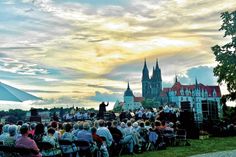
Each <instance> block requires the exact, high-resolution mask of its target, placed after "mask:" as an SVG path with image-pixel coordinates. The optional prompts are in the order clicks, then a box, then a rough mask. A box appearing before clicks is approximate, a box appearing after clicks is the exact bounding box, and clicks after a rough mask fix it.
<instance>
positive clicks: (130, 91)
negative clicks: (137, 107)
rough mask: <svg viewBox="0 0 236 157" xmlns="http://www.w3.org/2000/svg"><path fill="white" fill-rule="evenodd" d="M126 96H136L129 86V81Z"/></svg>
mask: <svg viewBox="0 0 236 157" xmlns="http://www.w3.org/2000/svg"><path fill="white" fill-rule="evenodd" d="M124 96H134V94H133V91H132V90H131V89H130V87H129V82H128V86H127V89H126V91H125V93H124Z"/></svg>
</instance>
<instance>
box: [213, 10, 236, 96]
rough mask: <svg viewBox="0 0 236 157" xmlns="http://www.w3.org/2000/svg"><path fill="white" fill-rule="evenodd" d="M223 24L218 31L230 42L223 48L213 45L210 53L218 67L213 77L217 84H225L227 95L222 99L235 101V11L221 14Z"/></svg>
mask: <svg viewBox="0 0 236 157" xmlns="http://www.w3.org/2000/svg"><path fill="white" fill-rule="evenodd" d="M221 18H222V20H223V24H222V26H221V28H220V31H225V34H224V37H228V38H230V41H229V42H228V43H226V44H225V45H223V46H219V45H215V46H214V47H212V51H213V52H214V54H215V56H216V61H217V62H218V65H217V66H216V67H215V68H214V75H215V76H218V83H220V84H222V83H226V85H227V89H228V91H229V94H227V95H224V96H223V99H228V100H236V11H233V12H231V13H229V12H224V13H222V14H221Z"/></svg>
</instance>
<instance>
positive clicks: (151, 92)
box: [142, 59, 162, 98]
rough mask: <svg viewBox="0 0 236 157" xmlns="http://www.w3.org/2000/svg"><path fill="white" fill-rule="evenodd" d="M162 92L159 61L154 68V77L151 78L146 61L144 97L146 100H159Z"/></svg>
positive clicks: (143, 77) (143, 80)
mask: <svg viewBox="0 0 236 157" xmlns="http://www.w3.org/2000/svg"><path fill="white" fill-rule="evenodd" d="M161 90H162V78H161V69H160V68H159V64H158V59H157V60H156V66H153V72H152V76H151V77H149V71H148V67H147V62H146V59H145V60H144V67H143V73H142V95H143V97H145V98H158V97H159V95H160V92H161Z"/></svg>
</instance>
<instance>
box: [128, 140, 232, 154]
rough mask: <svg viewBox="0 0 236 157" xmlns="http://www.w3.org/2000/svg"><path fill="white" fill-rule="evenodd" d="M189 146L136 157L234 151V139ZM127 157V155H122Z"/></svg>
mask: <svg viewBox="0 0 236 157" xmlns="http://www.w3.org/2000/svg"><path fill="white" fill-rule="evenodd" d="M189 141H190V143H191V146H178V147H168V148H167V149H166V150H158V151H152V152H144V153H142V154H137V155H135V156H136V157H186V156H190V155H196V154H203V153H208V152H217V151H224V150H233V149H236V137H224V138H209V139H205V140H189ZM124 157H128V155H124Z"/></svg>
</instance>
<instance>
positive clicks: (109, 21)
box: [0, 0, 236, 108]
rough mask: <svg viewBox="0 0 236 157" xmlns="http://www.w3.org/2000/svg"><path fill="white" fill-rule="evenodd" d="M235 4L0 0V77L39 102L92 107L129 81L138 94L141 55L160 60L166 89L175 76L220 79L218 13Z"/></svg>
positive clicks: (209, 0) (117, 95)
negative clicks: (217, 74) (215, 69)
mask: <svg viewBox="0 0 236 157" xmlns="http://www.w3.org/2000/svg"><path fill="white" fill-rule="evenodd" d="M235 9H236V1H235V0H224V1H222V0H196V1H189V0H146V1H144V0H1V1H0V37H1V40H0V81H1V82H3V83H6V84H8V85H11V86H14V87H16V88H19V89H22V90H24V91H26V92H29V93H31V94H33V95H35V96H38V97H41V98H43V100H44V101H43V102H40V103H39V104H34V105H35V106H36V107H37V106H38V107H54V106H58V107H59V106H63V107H64V106H67V107H68V106H72V105H75V106H79V107H82V106H83V107H87V108H90V107H95V108H96V107H97V106H98V104H99V103H100V102H101V101H109V102H115V101H116V100H117V99H118V100H122V99H123V93H124V91H125V89H126V87H127V82H128V81H129V82H130V87H131V89H132V90H133V92H134V94H135V95H137V96H140V95H141V72H142V68H143V62H144V59H145V58H146V59H147V63H148V68H149V71H152V70H151V69H152V66H153V65H155V62H156V59H157V58H158V61H159V66H160V68H161V70H162V79H163V86H164V87H169V86H171V85H173V82H174V77H175V75H177V76H178V77H179V80H180V81H181V83H183V84H191V83H194V80H195V78H197V79H198V82H200V83H203V84H206V85H217V78H216V77H214V76H213V72H212V70H213V67H214V66H216V64H217V63H216V62H215V56H214V54H213V52H212V51H211V47H212V46H214V45H216V44H219V45H222V44H224V43H226V42H227V39H226V38H223V35H224V32H222V31H219V28H220V26H221V24H222V21H221V18H220V13H222V12H224V11H233V10H235ZM225 92H226V88H225V87H222V93H225ZM29 106H30V105H27V107H29ZM12 107H17V106H10V107H9V106H7V107H6V108H12ZM27 107H26V108H27Z"/></svg>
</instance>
